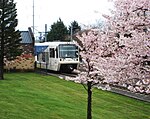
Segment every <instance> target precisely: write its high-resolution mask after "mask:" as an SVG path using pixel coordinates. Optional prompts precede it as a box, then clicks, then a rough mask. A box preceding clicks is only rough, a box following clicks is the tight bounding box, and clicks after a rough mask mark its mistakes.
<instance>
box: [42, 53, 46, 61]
mask: <svg viewBox="0 0 150 119" xmlns="http://www.w3.org/2000/svg"><path fill="white" fill-rule="evenodd" d="M42 61H43V62H45V52H43V53H42Z"/></svg>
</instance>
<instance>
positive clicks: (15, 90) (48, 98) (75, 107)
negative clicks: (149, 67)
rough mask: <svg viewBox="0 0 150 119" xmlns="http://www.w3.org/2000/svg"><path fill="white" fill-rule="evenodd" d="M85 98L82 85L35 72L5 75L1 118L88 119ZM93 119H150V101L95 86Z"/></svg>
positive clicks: (1, 85) (0, 95)
mask: <svg viewBox="0 0 150 119" xmlns="http://www.w3.org/2000/svg"><path fill="white" fill-rule="evenodd" d="M86 99H87V93H86V91H85V89H84V88H83V87H82V85H80V84H75V83H73V82H69V81H65V80H62V79H59V78H56V77H52V76H43V75H39V74H34V73H12V74H11V73H10V74H5V80H2V81H0V119H86V105H87V102H86ZM93 119H150V103H146V102H142V101H138V100H135V99H131V98H128V97H125V96H121V95H117V94H113V93H110V92H106V91H101V90H97V89H94V90H93Z"/></svg>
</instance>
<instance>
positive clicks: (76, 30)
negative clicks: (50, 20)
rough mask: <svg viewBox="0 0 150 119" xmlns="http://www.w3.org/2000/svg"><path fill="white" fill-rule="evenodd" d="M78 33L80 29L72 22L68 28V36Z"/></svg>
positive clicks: (76, 23)
mask: <svg viewBox="0 0 150 119" xmlns="http://www.w3.org/2000/svg"><path fill="white" fill-rule="evenodd" d="M78 31H81V27H80V26H79V24H78V22H77V21H73V22H72V23H71V25H70V26H69V34H70V35H71V34H72V35H73V34H75V33H77V32H78ZM71 32H72V33H71Z"/></svg>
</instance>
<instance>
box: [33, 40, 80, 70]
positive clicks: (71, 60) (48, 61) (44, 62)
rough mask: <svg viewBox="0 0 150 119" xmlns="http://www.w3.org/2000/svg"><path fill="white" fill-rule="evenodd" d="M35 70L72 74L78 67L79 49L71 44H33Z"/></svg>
mask: <svg viewBox="0 0 150 119" xmlns="http://www.w3.org/2000/svg"><path fill="white" fill-rule="evenodd" d="M35 61H36V62H35V65H36V68H41V69H48V70H52V71H61V72H72V71H73V70H74V69H77V68H78V65H79V62H80V61H79V48H78V47H77V46H76V45H75V44H74V43H73V42H44V43H35Z"/></svg>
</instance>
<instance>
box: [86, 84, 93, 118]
mask: <svg viewBox="0 0 150 119" xmlns="http://www.w3.org/2000/svg"><path fill="white" fill-rule="evenodd" d="M87 86H88V104H87V119H92V83H91V82H88V83H87Z"/></svg>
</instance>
